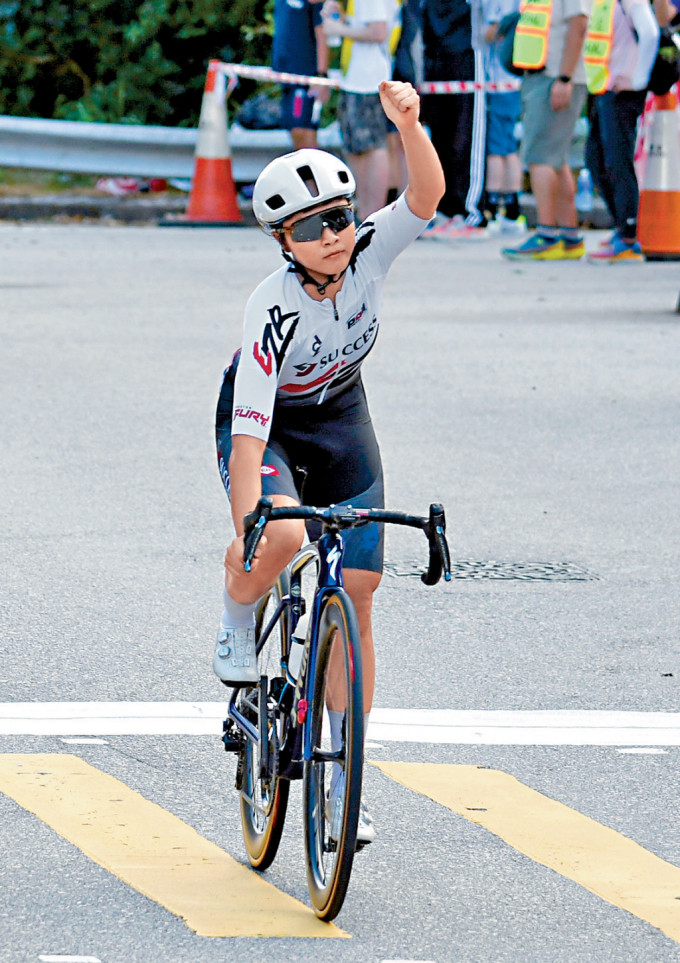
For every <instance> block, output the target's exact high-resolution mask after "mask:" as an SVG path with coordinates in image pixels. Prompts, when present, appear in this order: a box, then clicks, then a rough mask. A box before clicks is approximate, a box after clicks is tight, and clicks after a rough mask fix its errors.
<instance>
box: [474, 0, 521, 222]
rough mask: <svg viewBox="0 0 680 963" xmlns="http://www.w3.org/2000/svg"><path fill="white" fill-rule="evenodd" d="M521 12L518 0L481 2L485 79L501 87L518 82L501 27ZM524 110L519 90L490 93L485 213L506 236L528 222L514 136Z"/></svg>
mask: <svg viewBox="0 0 680 963" xmlns="http://www.w3.org/2000/svg"><path fill="white" fill-rule="evenodd" d="M518 9H519V0H482V17H483V20H484V34H483V35H484V40H485V41H486V46H485V50H484V53H485V67H486V79H487V80H488V81H490V82H491V83H496V84H502V83H508V82H509V81H514V80H516V79H517V78H516V77H513V75H512V74H510V73H508V71H507V70H505V69H504V67H503V65H502V64H501V62H500V60H499V57H498V43H499V41H500V40H501V39H502V37H501V35H500V34H499V33H498V25H499V23H500V21H501V20H502V19H503V17H505V16H507V15H508V14H513V13H516V12H517V11H518ZM521 111H522V99H521V95H520V92H519V90H508V91H495V92H493V91H489V92H487V95H486V201H485V205H484V213H485V215H487V216H489V217H491V218H492V223H491V224H490V225H489V227H490V228H491V229H493V228H495V229H496V230H497V231H498V232H500V233H503V234H522V233H523V232H524V231H525V230H526V221H525V220H524V218H521V217H520V212H519V192H520V190H521V187H522V164H521V162H520V159H519V154H518V149H519V144H518V142H517V139H516V137H515V127H516V125H517V122H518V120H519V118H520V114H521Z"/></svg>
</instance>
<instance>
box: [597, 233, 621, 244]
mask: <svg viewBox="0 0 680 963" xmlns="http://www.w3.org/2000/svg"><path fill="white" fill-rule="evenodd" d="M618 236H619V232H618V231H617V230H614V231H613V232H612V233H611V234H610V235H609V237H605V239H604V240H603V241H599V242H598V245H597V246H598V247H609V245H610V244H613V243H614V241H615V240H616V238H617V237H618Z"/></svg>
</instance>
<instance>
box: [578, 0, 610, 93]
mask: <svg viewBox="0 0 680 963" xmlns="http://www.w3.org/2000/svg"><path fill="white" fill-rule="evenodd" d="M616 2H617V0H594V3H593V11H592V13H591V15H590V20H589V21H588V33H587V34H586V42H585V45H584V47H583V60H584V61H585V65H586V83H587V84H588V90H589V91H590V92H591V94H601V93H602V92H603V91H605V90H606V89H607V87H608V86H609V60H610V58H611V55H612V42H613V39H614V10H615V8H616Z"/></svg>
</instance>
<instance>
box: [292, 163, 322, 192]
mask: <svg viewBox="0 0 680 963" xmlns="http://www.w3.org/2000/svg"><path fill="white" fill-rule="evenodd" d="M297 172H298V175H299V176H300V179H301V180H302V182H303V183H304V185H305V187H306V188H307V190H308V191H309V193H310V194H311V196H312V197H318V196H319V188H318V186H317V183H316V178H315V177H314V173H313V171H312V168H311V167H310V166H309V164H305V165H304V166H303V167H298V169H297Z"/></svg>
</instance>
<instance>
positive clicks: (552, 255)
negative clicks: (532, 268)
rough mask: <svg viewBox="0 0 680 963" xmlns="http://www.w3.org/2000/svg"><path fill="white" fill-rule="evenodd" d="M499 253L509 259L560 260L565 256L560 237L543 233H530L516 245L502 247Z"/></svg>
mask: <svg viewBox="0 0 680 963" xmlns="http://www.w3.org/2000/svg"><path fill="white" fill-rule="evenodd" d="M501 254H502V255H503V257H507V258H509V260H511V261H561V260H562V258H563V257H564V256H565V254H564V244H563V243H562V239H561V238H559V237H555V238H552V237H545V235H543V234H532V235H531V236H530V237H528V238H527V239H526V241H524V243H522V244H520V245H519V246H518V247H504V248H502V250H501Z"/></svg>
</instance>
